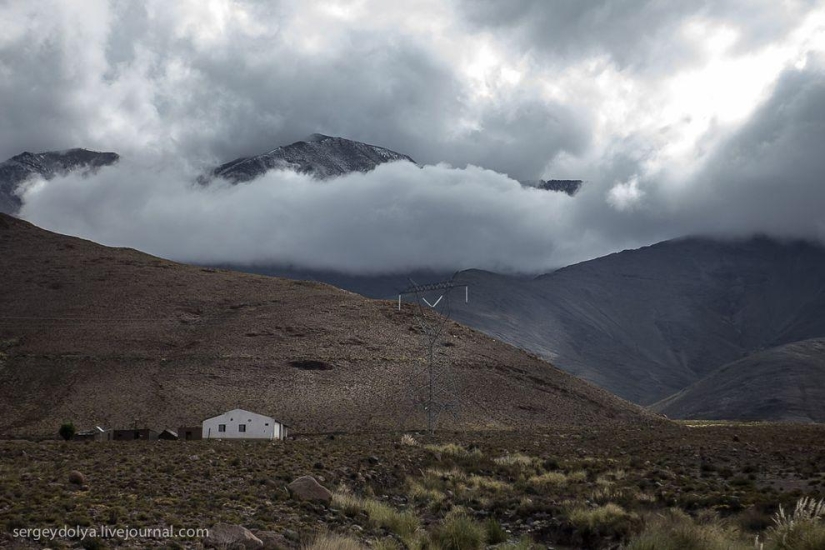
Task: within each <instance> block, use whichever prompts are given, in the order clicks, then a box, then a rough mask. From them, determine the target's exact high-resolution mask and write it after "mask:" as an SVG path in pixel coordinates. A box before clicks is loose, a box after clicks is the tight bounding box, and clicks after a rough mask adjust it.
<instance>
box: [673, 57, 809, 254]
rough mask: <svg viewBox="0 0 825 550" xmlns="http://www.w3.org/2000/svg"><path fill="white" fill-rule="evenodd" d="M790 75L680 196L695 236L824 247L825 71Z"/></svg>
mask: <svg viewBox="0 0 825 550" xmlns="http://www.w3.org/2000/svg"><path fill="white" fill-rule="evenodd" d="M823 61H824V60H823V59H822V58H812V59H810V60H809V62H808V66H807V67H806V68H805V69H804V70H789V71H786V72H785V73H784V74H783V75H782V77H781V78H780V80H779V82H778V83H777V86H776V89H775V91H774V93H773V95H772V97H771V98H770V99H769V100H768V101H767V102H766V103H765V104H764V105H763V106H762V107H761V108H760V109H759V110H758V111H757V112H756V113H755V114H754V116H753V117H752V119H751V120H750V121H749V122H748V123H747V124H746V125H744V126H743V127H742V128H741V129H740V130H739V131H738V132H737V133H736V134H735V135H734V136H733V137H732V138H731V139H729V140H728V141H726V142H725V143H723V144H722V145H721V146H720V147H719V148H718V149H717V150H716V151H715V153H714V154H713V156H712V158H711V159H710V160H709V162H708V163H707V165H706V167H705V168H704V169H703V170H702V171H700V172H699V173H698V174H697V175H696V176H695V178H694V179H693V181H692V184H691V186H690V188H689V191H687V192H683V193H680V194H679V200H680V202H682V201H683V204H682V205H681V206H680V205H678V204H677V205H675V206H673V207H672V208H674V209H675V210H677V211H678V213H679V218H680V222H681V225H682V226H683V227H684V228H685V229H689V230H691V231H692V232H695V233H709V234H720V235H739V236H746V235H749V234H752V233H755V232H760V233H766V234H769V235H774V236H780V237H795V238H809V239H818V240H820V241H823V242H825V209H823V205H825V155H823V154H822V152H821V149H822V144H823V143H825V70H824V69H825V66H823Z"/></svg>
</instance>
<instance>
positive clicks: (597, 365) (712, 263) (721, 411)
mask: <svg viewBox="0 0 825 550" xmlns="http://www.w3.org/2000/svg"><path fill="white" fill-rule="evenodd" d="M117 159H118V157H117V155H116V154H114V153H95V152H92V151H86V150H83V149H73V150H70V151H66V152H61V153H42V154H37V155H32V154H30V153H24V154H23V155H18V156H17V157H14V158H12V159H10V160H9V161H7V162H5V163H3V164H0V205H5V206H4V208H5V211H9V212H12V213H13V212H16V209H17V208H19V204H20V203H19V198H17V196H16V190H17V189H18V187H19V186H20V185H22V184H23V182H25V181H26V180H27V178H30V177H32V176H41V177H44V178H47V179H48V178H51V177H54V176H55V175H57V174H62V173H67V172H68V171H71V170H73V169H80V170H83V171H85V172H88V171H93V170H95V169H97V168H99V167H100V166H105V165H107V164H111V163H114V162H117ZM394 161H399V162H414V161H413V160H412V159H411V158H410V157H409V156H407V155H403V154H400V153H396V152H394V151H391V150H389V149H385V148H382V147H377V146H373V145H367V144H364V143H359V142H354V141H351V140H346V139H343V138H336V137H330V136H325V135H321V134H314V135H313V136H310V137H309V138H307V139H306V140H302V141H299V142H296V143H293V144H291V145H287V146H283V147H278V148H276V149H274V150H272V151H270V152H268V153H265V154H263V155H258V156H253V157H246V158H241V159H237V160H235V161H232V162H229V163H226V164H224V165H221V166H219V167H218V168H216V169H214V170H213V171H211V172H210V176H209V177H207V178H202V180H201V183H202V184H208V183H209V181H210V179H212V178H216V177H220V178H223V179H225V180H228V181H230V182H233V183H236V184H243V183H246V182H249V181H251V180H252V179H254V178H256V177H259V176H260V175H262V174H264V173H266V172H267V171H268V170H272V169H284V170H295V171H297V172H300V173H306V174H311V175H312V176H313V177H316V178H319V179H326V178H330V177H336V176H339V175H343V174H346V173H349V172H352V171H361V172H366V171H370V170H372V169H374V168H375V167H376V166H378V165H379V164H381V163H384V162H394ZM522 185H530V186H533V187H540V188H543V189H546V190H549V191H560V192H565V193H568V194H570V195H575V193H576V192H577V191H578V190H579V188H580V187H581V182H580V181H578V180H548V181H533V182H522ZM4 194H5V195H4ZM4 197H5V198H4ZM4 200H5V202H3V201H4ZM212 267H220V268H227V269H235V270H239V271H247V272H254V273H262V274H266V275H274V276H282V277H289V278H292V279H300V280H312V281H319V282H326V283H330V284H334V285H336V286H338V287H341V288H344V289H347V290H351V291H354V292H358V293H360V294H362V295H364V296H368V297H373V298H390V297H393V296H394V295H395V294H396V293H397V292H398V291H399V290H400V289H402V288H404V287H406V286H408V284H409V280H408V276H409V277H410V278H412V279H414V280H415V281H416V282H418V283H426V282H434V281H439V280H443V279H445V278H449V277H450V276H452V274H449V273H430V272H418V273H413V274H403V275H392V274H388V275H381V276H358V275H349V274H342V273H336V272H333V271H324V272H320V271H312V270H305V269H300V268H295V267H285V266H279V265H262V266H240V265H222V266H212ZM457 281H458V282H459V283H461V284H467V285H469V288H470V295H471V300H470V303H468V304H464V303H461V302H460V301H458V302H456V303H455V307H454V308H453V311H452V315H453V318H454V319H456V320H458V321H459V322H461V323H463V324H464V325H467V326H470V327H473V328H475V329H477V330H480V331H482V332H484V333H486V334H487V335H489V336H492V337H493V338H495V339H497V340H500V341H502V342H505V343H509V344H512V345H514V346H517V347H519V348H521V349H524V350H527V351H529V352H532V353H535V354H537V355H538V356H540V357H542V358H544V359H545V360H548V361H550V362H552V363H554V364H556V365H557V366H559V367H560V368H562V369H564V370H566V371H567V372H570V373H572V374H575V375H576V376H579V377H581V378H583V379H586V380H588V381H591V382H593V383H595V384H597V385H598V386H600V387H602V388H604V389H606V390H609V391H610V392H612V393H615V394H616V395H618V396H620V397H622V398H624V399H628V400H630V401H633V402H635V403H638V404H641V405H645V406H650V407H652V408H653V409H654V410H656V411H659V412H662V413H664V414H667V415H668V416H671V417H674V418H707V419H725V418H733V419H736V418H742V419H762V420H786V419H792V420H805V421H825V411H823V410H822V408H821V407H820V406H818V404H817V399H815V398H812V397H811V396H816V395H818V394H817V393H816V392H813V391H811V390H810V389H809V388H814V387H821V386H822V382H823V381H825V376H823V374H824V373H823V367H822V366H823V365H825V360H823V357H825V355H823V350H822V347H821V345H819V340H818V339H819V338H823V337H825V315H824V314H823V313H822V312H823V311H825V308H824V307H823V306H825V284H823V281H825V251H823V248H822V247H821V246H820V245H817V244H813V243H807V242H800V241H777V240H773V239H770V238H766V237H755V238H750V239H740V240H727V241H723V240H718V239H710V238H683V239H677V240H672V241H666V242H663V243H659V244H656V245H653V246H649V247H644V248H641V249H638V250H628V251H624V252H620V253H616V254H611V255H609V256H605V257H603V258H597V259H594V260H591V261H588V262H583V263H580V264H576V265H572V266H568V267H565V268H562V269H559V270H556V271H554V272H551V273H547V274H543V275H540V276H537V277H536V276H513V275H501V274H495V273H489V272H484V271H479V270H468V271H463V272H461V273H459V274H457ZM757 381H771V382H770V383H764V382H758V383H757ZM780 388H781V391H780V390H779V389H780ZM774 390H775V391H776V392H778V393H777V395H774V393H775V391H774ZM780 394H781V395H780Z"/></svg>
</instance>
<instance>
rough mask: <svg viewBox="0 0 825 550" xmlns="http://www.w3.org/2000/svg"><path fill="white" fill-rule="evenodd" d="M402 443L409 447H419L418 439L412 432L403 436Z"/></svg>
mask: <svg viewBox="0 0 825 550" xmlns="http://www.w3.org/2000/svg"><path fill="white" fill-rule="evenodd" d="M401 444H402V445H406V446H408V447H418V440H417V439H416V438H414V437H413V436H411V435H410V434H404V435H402V436H401Z"/></svg>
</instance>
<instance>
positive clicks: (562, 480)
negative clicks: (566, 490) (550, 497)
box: [527, 472, 567, 489]
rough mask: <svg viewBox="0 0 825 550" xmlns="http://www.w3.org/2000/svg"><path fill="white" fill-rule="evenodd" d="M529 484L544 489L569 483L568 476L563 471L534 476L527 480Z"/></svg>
mask: <svg viewBox="0 0 825 550" xmlns="http://www.w3.org/2000/svg"><path fill="white" fill-rule="evenodd" d="M527 483H528V485H530V486H531V487H534V488H536V489H544V488H547V487H553V486H557V485H564V484H566V483H567V476H566V475H564V474H563V473H561V472H546V473H544V474H541V475H539V476H533V477H531V478H530V479H528V480H527Z"/></svg>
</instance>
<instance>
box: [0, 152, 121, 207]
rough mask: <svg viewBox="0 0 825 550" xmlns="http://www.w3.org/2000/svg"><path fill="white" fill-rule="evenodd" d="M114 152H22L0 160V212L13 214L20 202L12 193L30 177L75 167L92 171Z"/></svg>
mask: <svg viewBox="0 0 825 550" xmlns="http://www.w3.org/2000/svg"><path fill="white" fill-rule="evenodd" d="M119 158H120V157H119V156H118V155H117V154H116V153H100V152H97V151H89V150H87V149H69V150H67V151H49V152H46V153H28V152H27V153H22V154H20V155H17V156H14V157H12V158H10V159H9V160H7V161H5V162H3V163H0V213H3V214H16V213H17V211H18V210H19V209H20V206H21V202H20V199H19V198H18V197H17V195H16V194H15V192H16V191H17V189H18V188H19V187H20V185H21V184H22V183H23V182H25V181H26V180H28V179H29V178H32V177H37V176H39V177H42V178H44V179H47V180H48V179H51V178H53V177H55V176H59V175H65V174H67V173H69V172H72V171H75V170H81V171H83V172H92V171H94V170H97V169H98V168H100V167H101V166H108V165H110V164H114V163H116V162H117V161H118V159H119Z"/></svg>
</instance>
